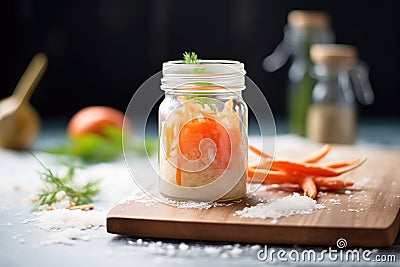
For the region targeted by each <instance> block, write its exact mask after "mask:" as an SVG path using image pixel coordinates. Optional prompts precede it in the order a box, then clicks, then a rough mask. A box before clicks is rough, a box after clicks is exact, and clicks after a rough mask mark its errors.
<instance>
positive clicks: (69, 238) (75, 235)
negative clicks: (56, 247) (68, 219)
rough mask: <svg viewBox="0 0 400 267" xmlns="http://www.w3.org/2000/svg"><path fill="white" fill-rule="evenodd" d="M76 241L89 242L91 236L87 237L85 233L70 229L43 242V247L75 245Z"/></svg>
mask: <svg viewBox="0 0 400 267" xmlns="http://www.w3.org/2000/svg"><path fill="white" fill-rule="evenodd" d="M74 240H83V241H89V240H90V236H88V235H85V234H84V231H82V230H80V229H76V228H68V229H65V230H63V231H60V232H55V233H53V234H51V235H49V236H48V239H47V240H46V241H44V242H42V243H41V244H42V245H50V244H64V245H74V244H75V241H74Z"/></svg>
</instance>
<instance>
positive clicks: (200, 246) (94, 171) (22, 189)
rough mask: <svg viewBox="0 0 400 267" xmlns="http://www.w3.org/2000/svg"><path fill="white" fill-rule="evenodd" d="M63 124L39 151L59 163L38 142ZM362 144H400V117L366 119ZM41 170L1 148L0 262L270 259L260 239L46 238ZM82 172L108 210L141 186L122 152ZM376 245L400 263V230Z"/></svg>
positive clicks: (229, 262)
mask: <svg viewBox="0 0 400 267" xmlns="http://www.w3.org/2000/svg"><path fill="white" fill-rule="evenodd" d="M277 129H278V133H284V132H285V127H284V126H283V125H282V124H279V123H278V125H277ZM62 132H63V125H62V124H60V123H54V122H50V123H47V124H46V123H45V124H44V128H43V130H42V132H41V134H40V136H39V139H38V141H37V142H36V144H35V148H36V150H35V154H37V155H38V156H39V157H40V158H41V159H42V160H43V161H44V162H45V163H46V164H47V165H49V166H50V167H57V164H58V163H57V161H55V160H54V159H53V158H52V157H51V156H48V155H46V154H43V153H41V152H39V151H38V149H39V148H41V147H44V146H46V145H48V144H52V143H54V142H55V141H56V140H60V138H61V137H62V135H61V133H62ZM278 138H281V139H284V138H288V136H283V135H280V136H279V137H278ZM289 138H291V137H289ZM357 145H370V146H378V147H385V148H390V149H396V150H399V151H400V123H399V120H379V119H377V120H368V121H362V122H361V124H360V127H359V134H358V139H357ZM138 160H141V159H138ZM38 170H40V166H39V165H38V163H37V162H36V161H35V160H34V159H33V157H32V156H30V155H29V154H27V153H24V152H13V151H8V150H1V149H0V266H96V267H101V266H255V265H260V266H261V265H262V266H265V264H267V263H270V262H261V261H259V260H258V259H257V251H258V250H259V248H258V247H257V246H256V247H255V246H253V245H254V244H234V243H226V242H221V243H215V242H214V243H211V242H201V241H191V242H187V241H180V240H156V239H144V240H142V242H140V240H139V242H137V239H136V238H130V237H122V236H118V235H113V234H108V233H107V232H106V229H105V227H100V228H99V229H96V230H86V233H87V234H88V235H89V236H91V239H90V240H89V241H80V240H77V241H76V242H75V244H74V245H72V246H68V245H60V244H52V245H43V244H42V243H43V241H45V240H46V239H47V238H48V236H49V234H51V233H49V232H48V231H46V230H42V229H40V228H38V227H36V226H35V224H36V223H35V222H28V223H26V221H25V220H27V219H28V220H29V219H32V218H33V219H34V218H35V215H32V208H33V204H32V203H31V201H30V199H31V197H32V196H34V195H35V193H36V192H37V190H38V188H39V187H40V180H39V176H38ZM79 175H92V176H93V177H100V178H102V179H103V180H102V188H103V190H102V193H101V194H100V196H99V198H98V201H97V202H96V203H95V206H96V209H98V210H103V211H104V212H106V211H107V210H108V209H109V208H111V207H112V206H113V205H115V204H116V203H117V202H119V201H121V200H122V199H124V198H125V197H126V196H129V195H131V194H132V193H133V192H136V191H137V190H138V189H137V187H136V185H135V184H134V183H133V181H132V179H131V177H130V175H129V172H128V170H127V169H126V166H125V163H124V162H123V161H122V160H121V161H116V162H112V163H103V164H98V165H91V166H88V167H87V168H86V169H85V170H83V171H82V172H81V173H79ZM160 241H161V242H160ZM182 242H184V243H185V244H187V245H188V247H187V249H179V245H180V244H181V243H182ZM333 245H334V244H333ZM262 246H263V245H262ZM181 247H182V246H181ZM183 247H184V248H186V246H183ZM269 248H270V249H275V250H279V249H283V250H285V251H289V250H293V249H295V250H298V251H302V250H304V249H314V250H316V251H317V252H318V251H321V250H323V249H324V248H323V247H297V246H276V245H275V246H272V245H270V246H269ZM374 253H377V254H385V255H388V254H391V255H395V256H396V258H397V266H399V265H400V238H399V237H398V238H397V241H396V243H395V245H394V246H392V247H390V248H385V249H379V250H374ZM273 263H274V264H275V265H278V266H279V265H297V264H299V263H298V262H297V263H296V262H280V261H275V262H273ZM301 264H302V265H307V264H308V263H307V262H302V263H301ZM321 264H324V265H338V266H340V265H343V262H338V261H335V262H334V261H324V262H322V263H321V262H319V263H315V265H316V266H318V265H321ZM348 264H349V263H348ZM351 264H353V265H359V266H365V265H366V264H367V263H366V262H362V263H357V262H351ZM368 264H373V265H376V264H378V263H376V262H375V263H372V262H370V263H368ZM390 265H393V266H396V264H395V263H391V264H387V263H386V264H385V266H390Z"/></svg>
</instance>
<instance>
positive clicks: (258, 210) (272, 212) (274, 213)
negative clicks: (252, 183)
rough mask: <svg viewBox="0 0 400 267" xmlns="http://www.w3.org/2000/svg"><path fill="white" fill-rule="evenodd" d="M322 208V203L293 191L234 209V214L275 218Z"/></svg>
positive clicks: (309, 212) (308, 212)
mask: <svg viewBox="0 0 400 267" xmlns="http://www.w3.org/2000/svg"><path fill="white" fill-rule="evenodd" d="M324 208H325V206H324V205H322V204H317V202H316V201H315V200H313V199H311V198H309V197H306V196H300V195H299V194H297V193H295V194H293V195H290V196H286V197H283V198H278V199H276V200H273V201H270V202H267V203H259V204H257V205H256V206H252V207H245V208H244V209H243V210H238V211H236V213H235V214H237V215H240V216H241V217H245V218H261V219H266V218H272V219H275V220H276V219H278V218H280V217H288V216H291V215H295V214H311V213H312V212H313V211H314V210H316V209H324Z"/></svg>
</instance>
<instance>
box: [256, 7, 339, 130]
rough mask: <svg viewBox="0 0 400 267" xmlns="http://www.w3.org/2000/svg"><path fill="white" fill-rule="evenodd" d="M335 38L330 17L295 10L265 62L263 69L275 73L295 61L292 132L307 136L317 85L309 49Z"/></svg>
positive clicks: (290, 82) (289, 108)
mask: <svg viewBox="0 0 400 267" xmlns="http://www.w3.org/2000/svg"><path fill="white" fill-rule="evenodd" d="M334 39H335V37H334V34H333V32H332V30H331V28H330V18H329V16H328V14H326V13H324V12H321V11H306V10H294V11H291V12H290V13H289V14H288V24H287V26H286V27H285V30H284V38H283V40H282V42H281V43H280V44H279V45H278V46H277V47H276V49H275V51H274V52H273V53H272V54H271V55H270V56H268V57H267V58H265V60H264V62H263V65H264V68H265V69H266V70H267V71H269V72H272V71H275V70H277V69H279V68H281V67H282V66H283V65H284V64H285V63H286V62H287V60H288V59H289V57H291V58H292V64H291V66H290V68H289V73H288V78H289V79H288V86H287V96H286V97H287V101H286V102H287V114H288V127H289V131H290V132H291V133H295V134H298V135H302V136H304V135H305V120H306V115H307V109H308V106H309V104H310V103H311V91H312V88H313V86H314V83H315V80H314V78H313V77H311V76H310V70H311V68H312V62H311V60H310V57H309V50H310V46H311V45H312V44H315V43H332V42H334Z"/></svg>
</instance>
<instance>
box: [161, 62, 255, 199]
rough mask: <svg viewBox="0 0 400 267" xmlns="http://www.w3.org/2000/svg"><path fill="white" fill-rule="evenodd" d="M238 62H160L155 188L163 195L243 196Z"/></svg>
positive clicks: (243, 123) (244, 146) (243, 115)
mask: <svg viewBox="0 0 400 267" xmlns="http://www.w3.org/2000/svg"><path fill="white" fill-rule="evenodd" d="M244 75H245V70H244V65H243V64H242V63H240V62H238V61H229V60H224V61H221V60H220V61H216V60H200V61H199V64H185V63H183V62H182V61H169V62H166V63H164V64H163V77H162V79H161V89H162V90H164V91H165V98H164V100H163V101H162V103H161V104H160V107H159V116H158V118H159V140H160V144H159V157H158V161H159V177H160V178H159V190H160V193H161V194H162V195H164V196H166V197H168V198H173V199H181V200H194V201H216V200H218V201H227V200H232V199H238V198H241V197H244V196H245V195H246V181H247V172H246V169H247V154H248V137H247V127H248V126H247V125H248V123H247V120H248V111H247V105H246V104H245V103H244V101H243V98H242V90H244V89H245V77H244Z"/></svg>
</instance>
